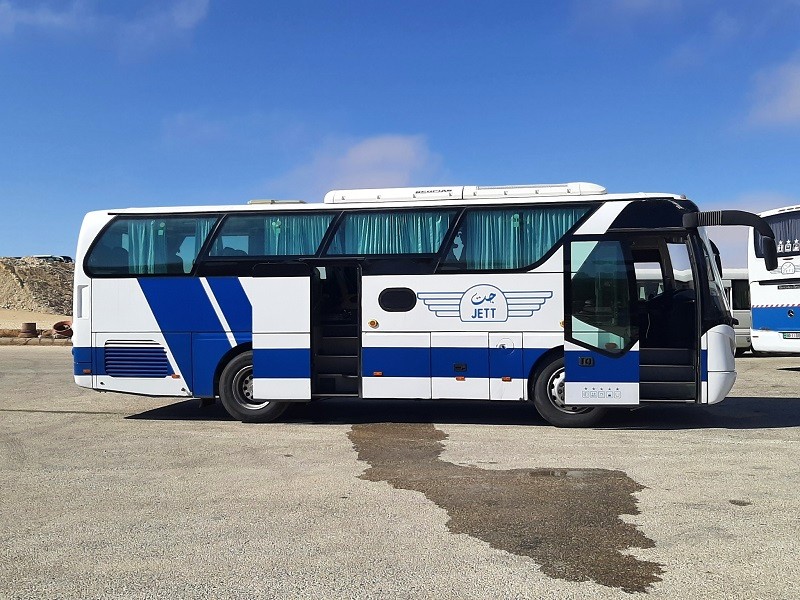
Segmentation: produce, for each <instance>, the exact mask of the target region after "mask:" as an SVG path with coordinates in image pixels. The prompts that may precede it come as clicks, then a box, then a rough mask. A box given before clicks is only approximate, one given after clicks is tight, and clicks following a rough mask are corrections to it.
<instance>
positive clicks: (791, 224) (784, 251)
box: [753, 211, 800, 258]
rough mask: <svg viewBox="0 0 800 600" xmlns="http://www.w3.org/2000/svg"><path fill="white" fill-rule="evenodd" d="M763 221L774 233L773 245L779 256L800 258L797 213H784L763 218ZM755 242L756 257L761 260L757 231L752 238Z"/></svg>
mask: <svg viewBox="0 0 800 600" xmlns="http://www.w3.org/2000/svg"><path fill="white" fill-rule="evenodd" d="M764 220H765V221H766V222H767V223H769V226H770V227H772V231H774V232H775V245H776V246H777V247H778V255H779V256H800V214H798V212H796V211H795V212H785V213H781V214H778V215H771V216H769V217H764ZM753 239H754V240H755V251H756V256H757V257H759V258H763V256H764V254H763V252H762V251H761V234H760V233H758V231H756V232H755V235H754V236H753Z"/></svg>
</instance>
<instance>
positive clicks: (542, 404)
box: [533, 356, 606, 427]
mask: <svg viewBox="0 0 800 600" xmlns="http://www.w3.org/2000/svg"><path fill="white" fill-rule="evenodd" d="M565 381H566V379H565V370H564V357H563V356H558V357H555V358H553V359H552V360H551V361H550V362H548V363H547V364H545V365H544V366H543V367H541V368H540V369H539V370H537V372H536V375H535V376H534V379H533V405H534V406H535V407H536V410H537V412H538V413H539V414H540V415H541V416H542V418H543V419H544V420H545V421H547V422H548V423H550V424H551V425H555V426H556V427H592V426H594V425H596V424H597V423H599V422H600V419H602V418H603V417H604V416H605V414H606V409H605V408H603V407H600V406H567V405H566V404H565V403H564V400H565V396H564V388H565V385H564V384H565Z"/></svg>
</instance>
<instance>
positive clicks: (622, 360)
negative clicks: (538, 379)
mask: <svg viewBox="0 0 800 600" xmlns="http://www.w3.org/2000/svg"><path fill="white" fill-rule="evenodd" d="M564 260H565V263H564V276H565V282H564V289H565V291H566V293H565V304H564V329H565V339H564V367H565V380H566V385H565V403H566V404H567V405H569V406H595V405H597V406H603V405H612V406H615V405H616V406H623V405H636V404H638V403H639V343H638V330H637V329H638V328H637V326H636V302H635V298H636V281H635V276H634V273H633V264H632V262H631V253H630V246H629V243H628V242H627V241H625V240H614V239H607V238H605V239H602V240H597V239H586V238H583V239H575V240H573V241H572V242H571V244H570V245H569V248H568V251H567V252H566V253H565V259H564Z"/></svg>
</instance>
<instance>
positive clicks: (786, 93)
mask: <svg viewBox="0 0 800 600" xmlns="http://www.w3.org/2000/svg"><path fill="white" fill-rule="evenodd" d="M753 97H754V102H753V106H752V109H751V111H750V117H749V122H750V124H751V125H765V126H780V125H800V57H795V58H793V59H792V60H790V61H788V62H786V63H784V64H782V65H778V66H774V67H770V68H768V69H764V70H762V71H761V72H759V73H757V74H756V77H755V89H754V92H753Z"/></svg>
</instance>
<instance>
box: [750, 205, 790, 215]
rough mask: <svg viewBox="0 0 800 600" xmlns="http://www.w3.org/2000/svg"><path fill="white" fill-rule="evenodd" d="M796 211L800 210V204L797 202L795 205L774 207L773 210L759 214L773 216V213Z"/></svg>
mask: <svg viewBox="0 0 800 600" xmlns="http://www.w3.org/2000/svg"><path fill="white" fill-rule="evenodd" d="M796 211H800V204H795V205H794V206H784V207H782V208H773V209H771V210H765V211H764V212H762V213H758V216H759V217H771V216H772V215H778V214H780V213H787V212H796Z"/></svg>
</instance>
